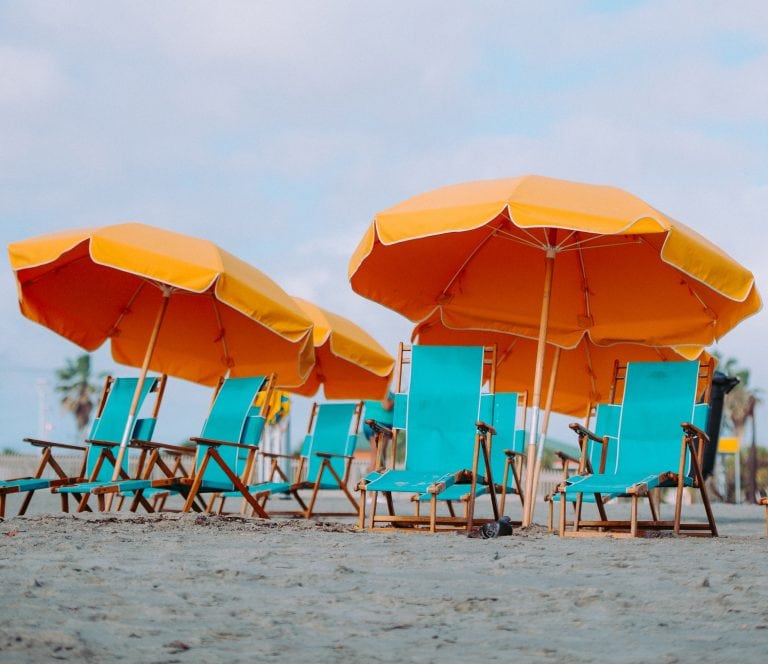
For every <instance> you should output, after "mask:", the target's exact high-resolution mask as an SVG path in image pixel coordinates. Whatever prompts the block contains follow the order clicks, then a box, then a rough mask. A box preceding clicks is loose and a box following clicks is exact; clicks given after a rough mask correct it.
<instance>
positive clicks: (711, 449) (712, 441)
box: [701, 371, 739, 477]
mask: <svg viewBox="0 0 768 664" xmlns="http://www.w3.org/2000/svg"><path fill="white" fill-rule="evenodd" d="M738 384H739V379H738V378H736V377H735V376H726V375H725V374H724V373H723V372H722V371H715V373H714V375H713V376H712V390H711V392H710V394H709V417H708V418H707V436H708V437H709V442H708V443H707V444H706V445H705V446H704V462H703V463H702V468H701V472H702V473H703V474H704V477H709V476H710V475H711V474H712V473H713V472H714V470H715V455H716V454H717V443H718V441H719V440H720V422H721V420H722V419H723V401H724V400H725V395H726V394H728V392H730V391H731V390H732V389H733V388H734V387H736V385H738Z"/></svg>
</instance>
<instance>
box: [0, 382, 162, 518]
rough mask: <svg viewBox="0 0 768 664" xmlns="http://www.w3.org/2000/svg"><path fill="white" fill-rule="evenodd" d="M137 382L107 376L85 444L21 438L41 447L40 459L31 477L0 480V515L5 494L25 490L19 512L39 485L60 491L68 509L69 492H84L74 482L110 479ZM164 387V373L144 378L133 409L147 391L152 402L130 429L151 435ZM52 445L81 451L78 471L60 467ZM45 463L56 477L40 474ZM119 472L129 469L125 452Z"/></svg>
mask: <svg viewBox="0 0 768 664" xmlns="http://www.w3.org/2000/svg"><path fill="white" fill-rule="evenodd" d="M137 384H138V378H113V377H111V376H108V377H107V378H106V380H105V382H104V389H103V391H102V394H101V398H100V400H99V405H98V406H97V408H96V415H95V417H94V420H93V422H92V424H91V429H90V432H89V434H88V438H86V444H85V446H80V445H69V444H62V443H54V442H50V441H45V440H39V439H37V438H25V439H24V440H25V441H26V442H28V443H30V444H31V445H34V446H35V447H40V448H42V450H43V451H42V455H41V459H40V463H39V464H38V467H37V470H36V472H35V474H34V476H33V477H31V478H17V479H14V480H6V481H4V482H0V517H1V516H3V515H4V513H5V512H4V510H5V495H6V494H9V493H24V492H26V493H27V495H26V496H25V499H24V501H23V503H22V505H21V508H20V510H19V514H24V513H25V512H26V510H27V507H28V506H29V503H30V501H31V499H32V496H33V495H34V492H35V491H37V490H39V489H48V488H50V489H52V490H53V491H55V492H57V493H60V494H61V505H62V510H63V511H64V512H68V511H69V503H68V500H69V495H70V494H74V495H75V497H76V498H77V499H80V498H81V496H82V495H83V494H84V493H87V492H84V491H77V490H72V488H73V486H71V485H77V484H78V483H80V482H84V481H86V480H92V481H99V480H103V479H107V478H109V479H111V477H112V473H113V470H114V467H115V465H114V464H115V456H114V454H113V451H114V449H115V448H116V447H118V446H119V445H120V441H121V440H122V438H123V434H124V433H125V429H126V426H127V423H128V418H129V414H130V407H131V402H132V401H133V397H134V393H135V391H136V385H137ZM164 388H165V376H162V377H159V378H151V377H148V378H146V379H145V381H144V384H143V386H142V391H141V393H140V395H139V400H138V402H137V408H136V413H139V412H140V410H141V406H142V404H143V403H144V401H145V399H146V397H147V395H148V394H149V393H150V392H153V393H154V394H155V395H156V396H155V403H154V407H153V410H152V414H151V416H150V417H145V418H135V419H134V422H133V429H132V431H133V433H134V434H140V435H144V436H151V435H152V431H153V429H154V425H155V422H156V420H157V414H158V411H159V409H160V403H161V401H162V396H163V391H164ZM54 449H57V450H68V451H81V452H83V463H82V466H81V469H80V471H79V473H78V475H76V476H67V474H66V473H65V472H64V471H63V470H62V468H61V465H60V464H59V463H58V462H57V461H56V459H55V458H54V455H53V450H54ZM48 467H50V468H51V469H52V470H53V471H54V472H55V473H56V478H54V479H48V478H44V477H43V474H44V473H45V470H46V468H48ZM122 472H123V473H127V472H128V455H125V456H124V459H123V463H122ZM126 476H127V474H126ZM84 509H85V508H84Z"/></svg>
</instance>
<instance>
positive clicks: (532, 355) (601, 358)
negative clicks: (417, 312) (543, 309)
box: [413, 314, 709, 417]
mask: <svg viewBox="0 0 768 664" xmlns="http://www.w3.org/2000/svg"><path fill="white" fill-rule="evenodd" d="M413 338H414V340H416V341H418V343H421V344H426V345H460V346H490V345H495V346H496V348H497V358H498V359H497V373H496V390H497V391H498V392H526V391H527V392H528V394H529V395H531V394H532V393H533V379H534V369H535V362H536V350H537V342H536V339H529V338H525V337H518V336H515V335H512V334H504V333H500V332H489V331H485V330H477V329H475V330H472V329H452V328H450V327H448V326H447V325H446V324H445V322H444V321H442V320H441V319H440V316H439V314H435V315H433V316H432V317H430V319H429V320H426V321H423V322H422V323H420V324H419V325H417V326H416V327H415V328H414V331H413ZM554 354H555V347H554V346H553V345H551V344H548V345H547V348H546V352H545V360H544V373H543V377H544V383H543V392H542V393H543V394H547V393H548V390H549V382H550V379H551V372H552V362H553V359H554ZM699 357H702V359H705V360H708V359H709V356H708V355H706V353H703V349H702V348H701V347H686V348H684V349H676V348H667V347H661V348H651V347H649V346H644V345H641V344H615V345H611V346H599V345H596V344H594V343H592V342H591V341H590V340H589V339H588V338H587V337H583V338H582V339H581V340H580V341H579V343H578V344H577V345H576V346H575V347H574V348H561V351H560V362H559V366H558V372H557V377H556V381H555V393H554V400H553V406H552V409H553V410H554V411H555V412H559V413H563V414H566V415H574V416H577V417H585V416H586V415H587V413H588V412H589V408H590V406H591V405H595V404H597V403H606V402H608V401H609V397H610V390H611V384H612V382H613V376H614V365H615V362H617V361H618V362H619V363H621V364H625V363H626V362H658V361H680V360H684V359H697V358H699ZM618 396H620V395H618ZM542 405H543V404H542Z"/></svg>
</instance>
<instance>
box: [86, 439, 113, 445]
mask: <svg viewBox="0 0 768 664" xmlns="http://www.w3.org/2000/svg"><path fill="white" fill-rule="evenodd" d="M85 442H86V443H89V444H90V445H98V446H99V447H120V443H116V442H114V441H112V440H96V439H95V438H86V439H85Z"/></svg>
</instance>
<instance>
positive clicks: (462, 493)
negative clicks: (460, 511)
mask: <svg viewBox="0 0 768 664" xmlns="http://www.w3.org/2000/svg"><path fill="white" fill-rule="evenodd" d="M471 489H472V485H471V484H453V485H451V486H449V487H447V488H446V490H445V491H441V492H440V493H438V494H437V499H438V500H465V499H467V498H469V494H470V491H471ZM486 493H488V485H487V484H478V485H477V487H476V488H475V496H483V495H485V494H486ZM430 500H432V494H431V493H422V494H421V495H419V502H422V503H426V502H429V501H430Z"/></svg>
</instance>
